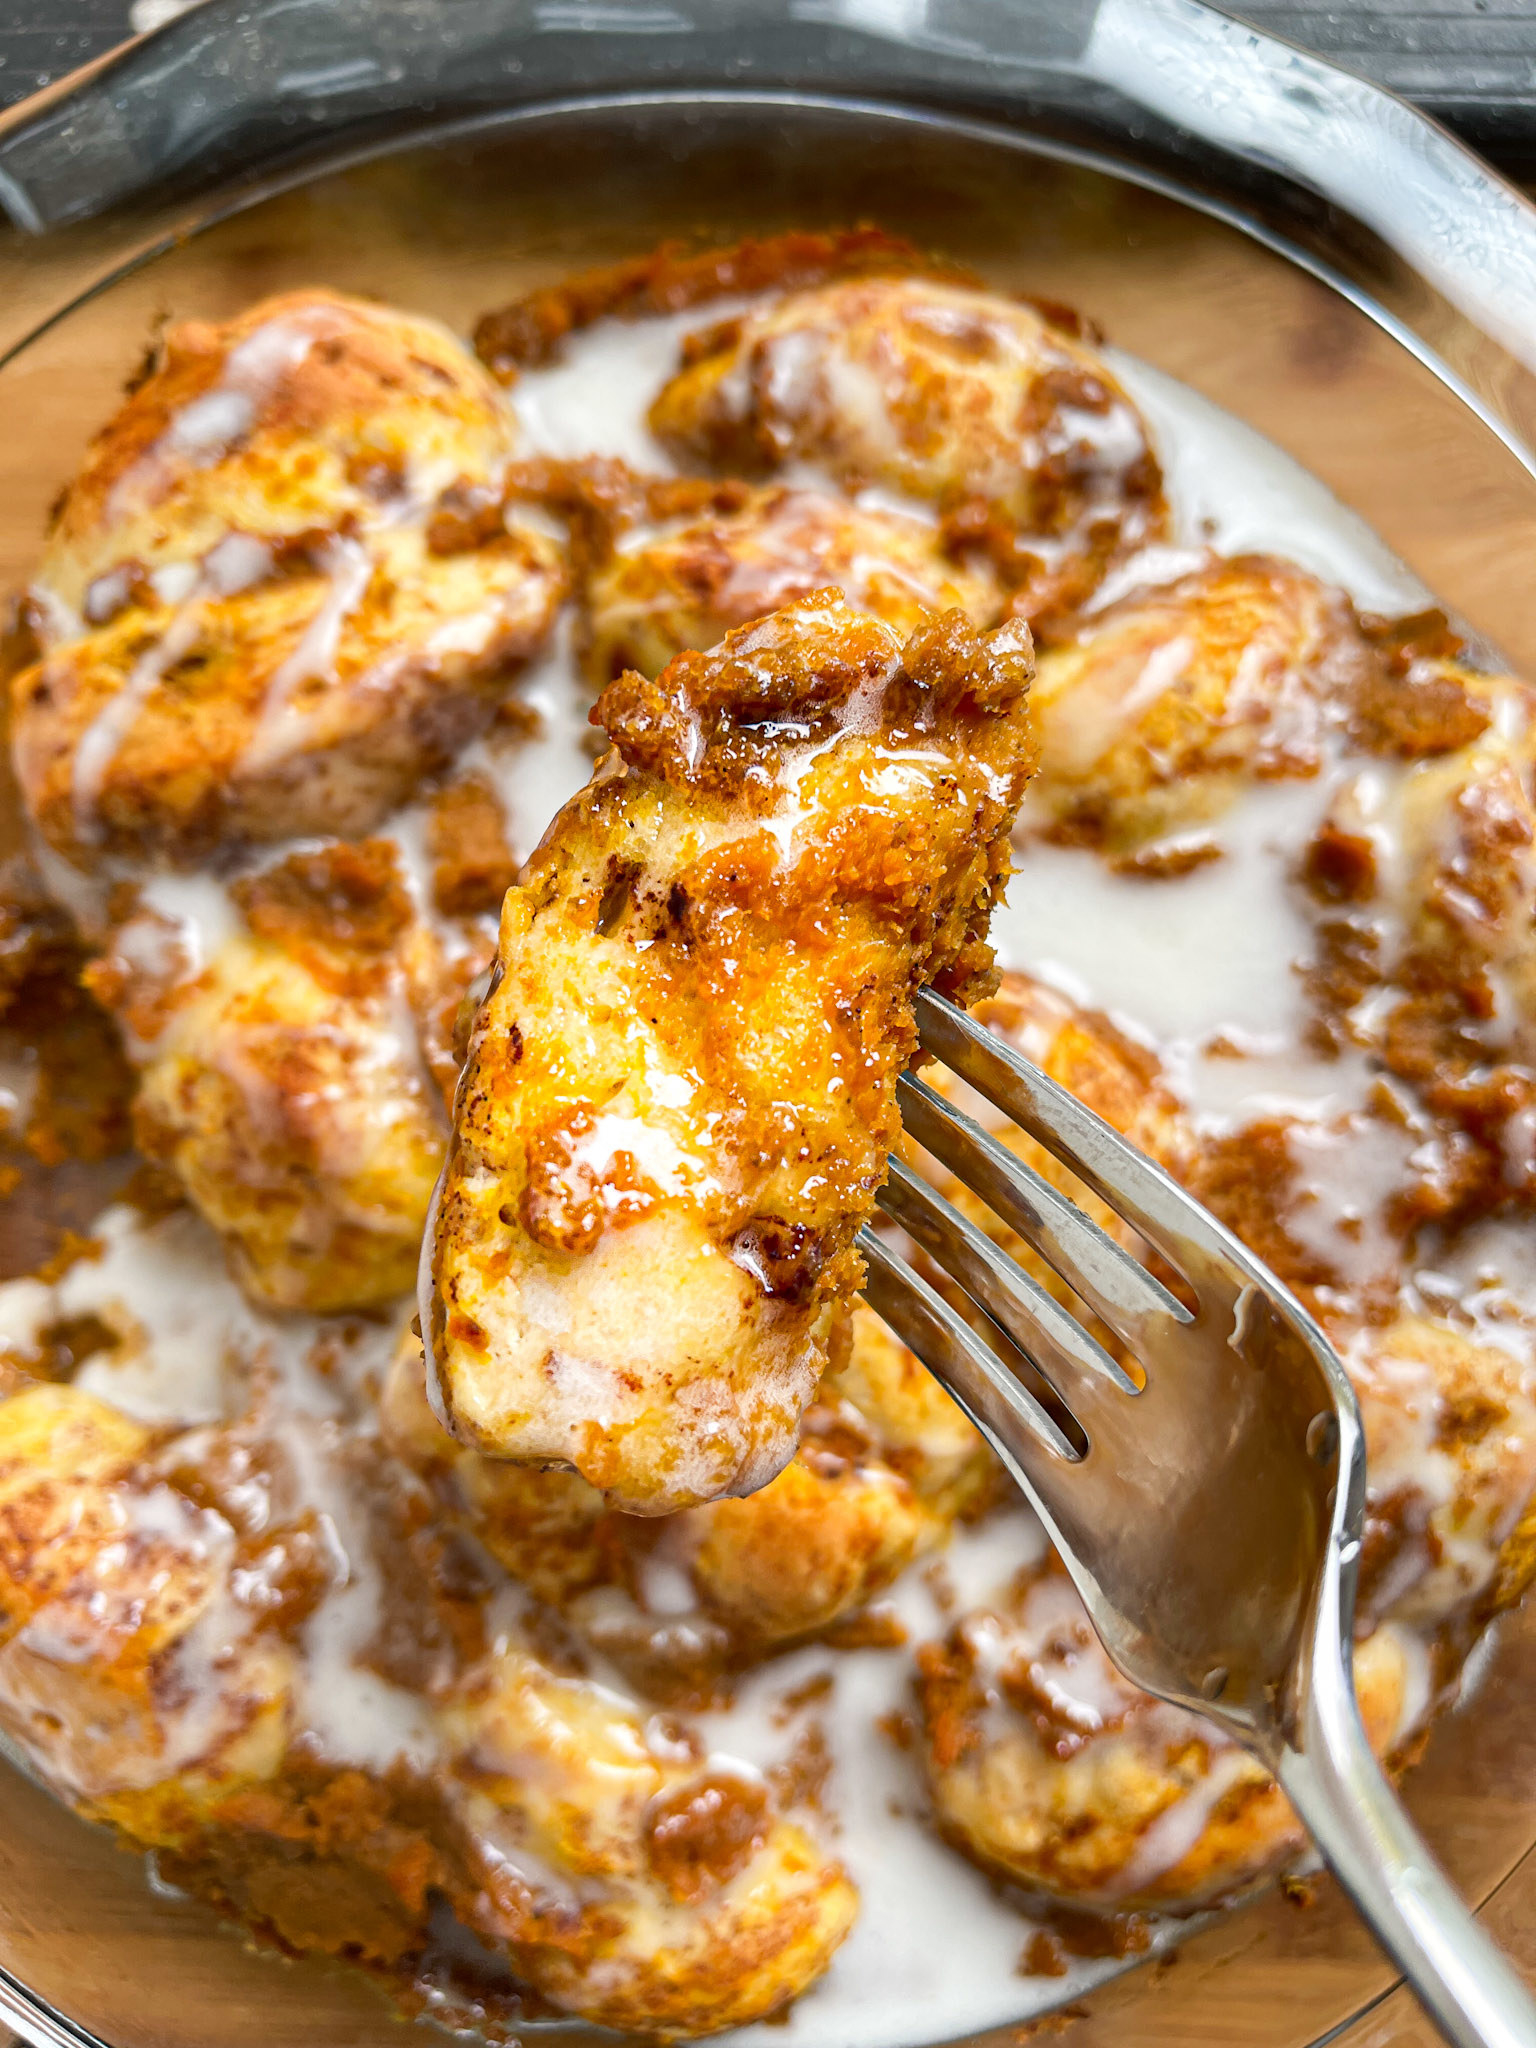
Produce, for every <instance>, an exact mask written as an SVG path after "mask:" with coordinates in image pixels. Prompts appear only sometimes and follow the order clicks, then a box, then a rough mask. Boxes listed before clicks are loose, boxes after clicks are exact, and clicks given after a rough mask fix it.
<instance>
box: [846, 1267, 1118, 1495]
mask: <svg viewBox="0 0 1536 2048" xmlns="http://www.w3.org/2000/svg"><path fill="white" fill-rule="evenodd" d="M857 1243H858V1247H859V1250H860V1251H861V1252H862V1253H863V1254H864V1264H865V1272H864V1298H865V1300H866V1301H867V1302H868V1303H869V1305H870V1307H871V1308H872V1309H873V1310H874V1311H875V1313H876V1315H878V1316H881V1317H883V1318H884V1320H885V1321H886V1322H887V1323H889V1324H890V1326H891V1328H892V1329H893V1330H894V1331H895V1332H896V1335H897V1336H898V1337H899V1338H900V1339H901V1341H902V1342H903V1343H904V1344H905V1345H907V1346H908V1348H909V1349H910V1350H912V1351H915V1352H916V1353H917V1355H918V1357H919V1358H920V1359H921V1360H922V1361H923V1363H924V1365H926V1366H927V1368H928V1370H929V1371H930V1372H931V1373H932V1374H933V1376H934V1378H935V1379H936V1380H938V1382H939V1383H940V1385H941V1386H944V1387H947V1388H948V1390H949V1392H950V1393H951V1394H952V1395H953V1396H954V1398H955V1400H956V1401H957V1402H958V1403H959V1404H960V1406H961V1407H962V1408H963V1409H964V1410H965V1412H966V1414H967V1415H968V1416H969V1417H970V1418H971V1420H972V1422H974V1423H975V1425H976V1427H977V1428H978V1429H979V1430H980V1431H981V1433H982V1435H983V1436H984V1437H985V1438H986V1439H987V1441H988V1443H990V1444H991V1445H992V1447H993V1449H994V1450H996V1451H998V1452H999V1453H1000V1454H1001V1455H1002V1456H1003V1458H1004V1460H1005V1462H1006V1463H1007V1464H1008V1465H1009V1468H1010V1469H1011V1470H1012V1469H1016V1467H1017V1464H1018V1452H1017V1447H1018V1440H1019V1435H1018V1433H1019V1428H1020V1426H1021V1425H1022V1427H1023V1428H1024V1429H1026V1430H1028V1432H1029V1434H1030V1435H1031V1436H1032V1437H1033V1438H1034V1439H1035V1441H1036V1442H1037V1443H1039V1444H1041V1445H1043V1446H1044V1448H1045V1449H1046V1450H1048V1451H1053V1452H1054V1453H1055V1454H1056V1456H1057V1457H1058V1458H1062V1459H1064V1460H1066V1461H1067V1462H1068V1463H1069V1464H1075V1463H1076V1462H1077V1458H1078V1452H1077V1450H1076V1449H1075V1448H1074V1446H1073V1445H1072V1443H1071V1441H1070V1440H1069V1439H1068V1437H1067V1436H1066V1435H1065V1434H1064V1433H1063V1431H1062V1430H1061V1428H1060V1427H1059V1425H1058V1424H1057V1423H1056V1421H1055V1420H1054V1418H1053V1417H1052V1416H1051V1415H1049V1414H1048V1413H1047V1411H1046V1410H1045V1409H1044V1408H1043V1407H1042V1406H1041V1405H1040V1403H1039V1402H1038V1401H1037V1400H1036V1399H1035V1397H1034V1395H1033V1394H1031V1393H1030V1392H1029V1391H1028V1389H1027V1388H1026V1387H1025V1386H1024V1385H1023V1384H1022V1383H1021V1382H1020V1381H1019V1380H1018V1379H1017V1378H1016V1377H1015V1375H1014V1374H1013V1373H1011V1372H1010V1371H1009V1370H1008V1368H1007V1366H1006V1365H1004V1363H1003V1361H1002V1360H1001V1359H1000V1358H999V1357H998V1356H997V1354H996V1353H995V1352H994V1351H992V1350H991V1349H990V1348H989V1347H988V1346H987V1345H986V1344H984V1343H983V1342H982V1340H981V1338H980V1337H978V1336H977V1334H976V1332H975V1331H974V1330H973V1329H971V1328H970V1326H969V1325H968V1324H967V1323H965V1322H963V1321H962V1320H961V1318H960V1317H959V1316H957V1315H956V1314H955V1312H954V1310H953V1309H952V1308H951V1307H950V1306H949V1303H948V1302H947V1301H945V1300H944V1298H943V1296H942V1295H940V1294H936V1293H935V1292H934V1290H933V1288H931V1287H930V1286H929V1285H928V1283H927V1281H926V1280H922V1279H920V1278H919V1277H918V1275H917V1274H916V1273H914V1272H913V1271H912V1268H911V1267H910V1266H909V1265H907V1264H906V1263H905V1261H904V1260H902V1259H900V1258H898V1257H897V1255H896V1253H895V1252H893V1251H892V1250H891V1248H890V1246H889V1245H887V1244H882V1243H881V1241H880V1239H879V1238H878V1237H876V1235H875V1233H874V1232H873V1231H872V1230H870V1229H868V1228H867V1227H866V1228H865V1229H863V1230H861V1231H860V1232H859V1235H858V1239H857ZM1029 1491H1030V1493H1031V1497H1032V1498H1033V1489H1032V1488H1031V1489H1029Z"/></svg>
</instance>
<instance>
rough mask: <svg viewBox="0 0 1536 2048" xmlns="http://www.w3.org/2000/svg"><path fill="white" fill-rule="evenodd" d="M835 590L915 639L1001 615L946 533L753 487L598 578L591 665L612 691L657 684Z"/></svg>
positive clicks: (989, 587)
mask: <svg viewBox="0 0 1536 2048" xmlns="http://www.w3.org/2000/svg"><path fill="white" fill-rule="evenodd" d="M828 584H836V585H837V586H838V587H839V588H840V589H841V591H842V593H843V595H844V597H845V598H846V599H847V601H848V602H849V604H851V605H855V606H857V608H858V609H859V610H860V611H866V612H871V613H873V615H874V616H875V617H876V618H877V619H884V621H885V622H886V624H887V625H888V626H890V627H892V628H893V630H894V631H896V632H898V633H900V634H902V635H903V636H905V635H906V634H908V633H911V632H914V631H915V630H916V629H917V627H918V626H920V625H921V624H922V623H923V620H924V619H925V617H926V616H927V615H928V614H929V613H931V612H943V611H949V610H951V609H953V608H954V607H955V606H957V605H958V606H959V607H960V609H961V610H962V611H964V612H966V613H967V614H968V615H969V616H970V618H971V619H972V620H973V621H974V622H975V623H976V624H977V625H978V626H987V625H990V624H991V623H992V622H993V621H994V620H995V619H996V617H997V615H998V613H999V611H1000V610H1001V608H1002V601H1001V597H1000V594H999V592H998V589H997V585H996V582H995V580H994V579H993V578H991V577H989V576H987V575H986V574H985V573H983V572H981V571H979V570H977V569H974V568H971V567H968V566H965V565H962V564H959V563H956V562H954V561H952V560H950V559H948V558H947V557H946V556H945V554H944V551H943V549H942V547H941V544H940V536H939V531H938V528H937V527H936V526H933V525H930V524H928V523H927V522H925V521H924V520H921V519H914V518H911V517H909V516H907V515H905V514H903V513H898V512H877V511H867V510H862V509H861V508H859V507H858V506H855V505H850V504H848V503H847V502H846V501H845V500H844V499H841V498H834V497H832V496H830V495H828V494H827V493H826V492H823V491H810V490H788V489H784V488H782V487H779V486H768V487H761V488H757V489H753V490H750V491H748V492H747V493H746V502H745V503H744V504H743V505H742V506H741V507H740V508H739V509H738V510H734V511H726V512H707V513H705V514H703V515H702V516H700V517H695V518H692V519H687V520H684V521H682V522H681V523H673V524H672V525H671V526H670V527H668V528H667V529H665V530H664V531H663V532H661V533H660V534H655V535H649V534H645V535H641V536H638V537H637V538H636V540H635V541H633V542H632V543H631V544H629V545H628V546H626V545H624V544H623V543H621V544H620V546H619V548H618V550H617V552H616V553H615V554H613V555H612V556H611V558H610V559H609V560H607V561H606V562H604V563H603V564H602V565H601V566H600V567H598V568H597V569H596V570H595V571H594V572H593V574H592V575H591V576H590V577H589V578H588V580H587V585H586V589H585V592H584V594H583V595H584V607H585V612H586V635H585V637H586V668H587V673H588V676H589V677H590V679H591V680H592V681H593V682H594V683H596V684H598V685H599V686H601V685H602V684H604V683H608V682H611V681H612V679H613V678H614V677H615V676H617V675H620V674H622V672H623V671H624V670H625V669H626V668H636V669H639V670H640V672H641V673H642V674H643V675H647V676H654V675H657V674H659V673H660V671H661V670H662V669H663V668H665V667H666V665H667V663H668V662H669V661H670V660H671V659H672V657H673V655H674V654H680V653H681V652H682V651H683V650H684V649H685V648H690V647H695V648H697V647H713V646H714V644H715V642H716V641H717V640H719V639H720V638H721V636H722V635H723V634H724V633H726V632H727V631H729V629H730V628H731V627H732V626H740V625H744V624H745V623H746V621H747V620H748V619H755V618H760V617H761V616H762V615H763V614H764V613H765V612H771V611H776V610H777V609H778V608H779V606H780V605H785V604H789V603H791V602H792V601H793V600H795V599H797V598H803V597H806V596H808V595H809V594H810V592H811V591H813V590H821V589H824V588H825V587H826V586H827V585H828Z"/></svg>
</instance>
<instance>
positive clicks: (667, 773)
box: [424, 592, 1030, 1514]
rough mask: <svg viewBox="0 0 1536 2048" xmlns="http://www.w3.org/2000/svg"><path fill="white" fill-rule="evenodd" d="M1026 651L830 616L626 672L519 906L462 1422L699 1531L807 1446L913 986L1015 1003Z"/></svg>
mask: <svg viewBox="0 0 1536 2048" xmlns="http://www.w3.org/2000/svg"><path fill="white" fill-rule="evenodd" d="M1029 674H1030V657H1029V651H1028V636H1027V634H1026V633H1025V631H1024V629H1023V628H1022V627H1021V626H1010V627H1005V628H1002V629H1000V630H999V631H997V632H996V633H994V634H992V635H978V634H977V633H976V632H975V631H974V629H973V628H971V627H970V626H969V625H968V624H967V623H966V621H965V620H964V619H963V617H962V616H961V615H959V614H956V613H951V614H949V615H947V616H946V617H945V618H944V619H941V620H938V621H935V622H934V623H933V624H932V625H930V626H928V627H927V628H925V629H924V630H923V631H921V632H919V633H916V634H914V635H913V637H912V638H911V639H910V640H909V641H908V643H907V645H906V648H905V649H904V650H902V649H901V648H900V647H899V643H898V642H897V640H896V639H895V636H894V635H893V634H892V633H891V632H890V630H889V629H888V628H886V627H884V626H882V625H880V624H879V623H878V622H877V621H875V620H873V619H869V618H865V617H861V616H860V615H859V614H857V613H854V612H851V611H849V610H848V609H847V607H845V606H844V605H842V604H841V603H840V602H839V601H838V600H837V597H836V594H835V593H828V592H823V593H821V594H820V595H819V596H818V597H817V598H815V599H812V600H808V601H807V602H806V603H804V604H802V605H797V606H791V607H789V608H788V609H786V610H785V611H782V612H780V613H778V614H776V615H775V616H773V617H772V618H769V619H766V620H763V621H761V622H759V623H758V624H757V625H755V626H750V627H745V628H741V629H738V630H737V631H736V632H733V633H731V634H729V635H727V637H726V639H725V640H724V642H723V643H722V644H721V646H720V647H719V648H717V649H715V650H714V651H713V652H712V653H710V654H707V655H694V654H690V655H683V656H680V657H678V659H677V660H676V661H674V662H673V663H672V665H671V666H670V667H669V668H668V669H667V670H666V671H665V672H664V673H663V675H662V676H661V677H660V678H659V679H658V680H657V681H655V682H650V681H647V680H646V679H645V678H644V677H642V676H639V675H633V674H631V675H626V676H623V677H621V678H620V679H619V680H618V681H617V682H616V683H614V684H613V685H611V686H610V688H609V690H608V691H607V692H606V693H605V694H604V697H603V700H602V702H601V704H600V705H599V707H598V713H597V714H596V715H597V716H600V717H601V719H602V720H603V722H604V723H605V724H606V725H607V727H608V730H609V731H610V733H611V734H612V735H613V738H614V740H615V741H616V743H617V752H616V753H615V754H614V755H613V756H611V757H610V758H609V760H608V761H607V762H606V763H605V764H604V765H603V766H602V767H601V768H600V769H599V771H598V774H597V775H596V777H595V778H594V779H593V781H592V783H591V784H590V785H589V787H588V789H587V790H586V791H585V792H584V793H583V795H582V796H580V797H578V798H577V799H576V800H575V801H574V802H573V803H572V804H570V805H568V806H567V808H566V809H565V811H563V812H562V813H561V815H560V817H559V818H558V819H557V820H556V822H555V824H554V826H553V827H552V828H551V830H550V832H549V833H548V834H547V835H546V837H545V840H544V843H543V845H542V847H541V848H540V849H539V851H538V853H537V854H536V855H535V856H534V858H533V860H532V861H531V862H530V864H529V868H528V871H527V873H526V876H525V879H524V880H523V882H522V883H521V884H520V886H519V887H518V888H517V889H514V890H513V891H512V892H511V893H510V894H509V896H508V898H507V903H506V907H505V909H504V911H503V917H502V938H501V952H500V967H501V980H500V983H499V985H498V986H497V987H495V988H494V989H493V992H492V994H491V996H490V998H489V1000H488V1002H487V1004H486V1006H485V1008H484V1010H483V1011H482V1012H481V1015H480V1018H479V1019H478V1021H477V1024H476V1029H475V1034H474V1038H473V1041H472V1044H471V1049H470V1056H469V1063H468V1066H467V1068H466V1072H465V1078H464V1081H463V1084H462V1086H461V1090H460V1096H459V1108H458V1115H457V1122H456V1134H455V1140H454V1146H453V1151H452V1155H451V1157H450V1161H449V1166H448V1171H447V1175H446V1178H445V1181H444V1185H443V1193H442V1201H441V1207H440V1211H439V1216H438V1222H437V1230H436V1238H435V1253H434V1281H435V1287H434V1293H433V1296H432V1300H431V1301H430V1302H429V1303H425V1304H424V1313H425V1314H427V1315H428V1317H429V1319H430V1324H429V1326H430V1329H431V1334H432V1348H433V1352H434V1361H435V1371H436V1376H437V1377H436V1387H437V1395H436V1397H437V1398H438V1399H439V1400H440V1401H441V1402H442V1405H443V1412H444V1414H445V1415H446V1417H447V1419H448V1421H449V1423H450V1426H451V1427H452V1428H453V1429H454V1431H455V1433H456V1434H458V1435H460V1436H461V1437H463V1439H464V1440H465V1441H466V1442H468V1443H471V1444H475V1445H477V1446H479V1447H480V1448H483V1449H485V1450H488V1451H490V1452H491V1453H492V1454H493V1455H496V1456H501V1457H513V1458H518V1459H528V1460H532V1461H549V1460H559V1461H562V1462H568V1463H570V1464H573V1465H574V1466H575V1467H576V1468H577V1470H578V1471H580V1472H582V1473H583V1474H584V1476H586V1477H587V1478H589V1479H590V1480H592V1482H593V1483H594V1484H595V1485H597V1486H599V1487H600V1488H602V1489H603V1490H605V1491H608V1492H610V1493H611V1494H612V1495H613V1497H614V1499H615V1500H616V1502H618V1503H619V1504H621V1505H623V1506H626V1507H629V1508H631V1509H634V1510H638V1511H640V1512H645V1513H653V1514H654V1513H660V1512H666V1511H669V1510H671V1509H675V1508H678V1507H685V1506H689V1505H692V1504H694V1503H696V1502H699V1501H703V1500H709V1499H713V1498H715V1497H717V1496H719V1495H721V1494H724V1493H745V1492H750V1491H751V1490H752V1489H753V1488H754V1487H756V1486H761V1485H763V1484H764V1483H766V1481H767V1480H768V1479H769V1478H771V1477H772V1475H773V1473H774V1472H775V1471H777V1470H778V1469H779V1467H780V1466H781V1465H783V1463H784V1462H785V1460H786V1459H787V1457H788V1456H789V1453H790V1451H791V1450H792V1448H793V1443H794V1432H795V1428H796V1425H797V1422H798V1418H799V1414H800V1411H801V1410H802V1409H803V1407H804V1405H805V1403H806V1401H807V1400H808V1399H809V1397H810V1394H811V1392H812V1390H813V1388H814V1386H815V1383H816V1380H817V1378H818V1377H819V1375H820V1372H821V1369H822V1366H823V1364H824V1361H825V1348H824V1347H825V1341H826V1339H825V1330H826V1318H827V1315H828V1313H829V1311H830V1309H831V1307H832V1305H833V1304H834V1303H835V1302H837V1301H838V1300H840V1299H846V1298H847V1297H848V1295H849V1294H850V1293H851V1291H852V1289H853V1287H854V1286H855V1285H856V1284H857V1276H858V1264H857V1260H856V1258H855V1256H854V1254H853V1252H852V1240H853V1237H854V1234H855V1232H856V1230H857V1228H858V1225H859V1223H860V1221H861V1220H862V1218H863V1217H864V1216H865V1215H866V1214H867V1213H868V1211H869V1208H870V1206H871V1204H872V1202H873V1199H874V1194H875V1190H876V1189H877V1188H878V1186H879V1184H880V1182H881V1180H882V1178H883V1176H884V1171H885V1166H884V1161H885V1155H886V1151H887V1149H888V1146H889V1143H890V1140H891V1138H892V1137H893V1136H894V1134H895V1128H896V1116H895V1106H894V1085H895V1078H896V1075H897V1073H898V1072H899V1071H900V1069H901V1067H902V1065H903V1064H904V1063H905V1061H906V1060H907V1058H908V1057H909V1056H910V1053H911V1050H912V1047H913V1036H912V1023H911V1008H910V1005H911V996H912V992H913V991H914V989H915V988H916V987H917V986H919V985H920V984H921V983H922V982H923V981H926V980H932V981H934V982H935V983H936V984H938V985H939V986H941V987H944V988H946V989H947V990H950V991H952V992H954V993H956V994H957V995H958V996H959V997H960V998H961V999H962V1000H963V999H965V998H967V997H968V996H971V995H974V994H976V993H978V992H980V991H982V990H984V989H985V987H986V986H987V983H988V980H989V977H990V966H991V960H990V953H989V952H988V949H987V947H986V943H985V930H986V923H987V918H988V914H989V912H990V907H991V903H992V901H993V898H994V896H995V894H996V893H997V891H998V889H999V888H1000V885H1001V882H1002V880H1003V878H1004V876H1005V874H1006V867H1007V846H1006V838H1005V834H1006V832H1007V829H1008V826H1009V825H1010V824H1011V822H1012V818H1013V815H1014V811H1015V809H1016V806H1017V804H1018V800H1019V796H1020V793H1021V791H1022V788H1023V783H1024V778H1025V776H1026V774H1027V772H1028V768H1029V761H1030V742H1029V737H1028V725H1027V719H1026V714H1025V695H1026V692H1027V689H1028V681H1029Z"/></svg>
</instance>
